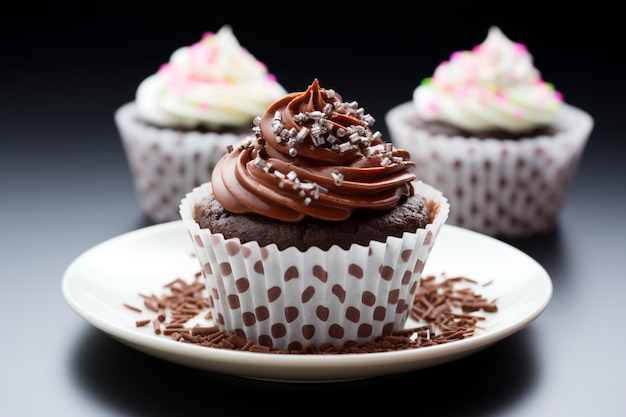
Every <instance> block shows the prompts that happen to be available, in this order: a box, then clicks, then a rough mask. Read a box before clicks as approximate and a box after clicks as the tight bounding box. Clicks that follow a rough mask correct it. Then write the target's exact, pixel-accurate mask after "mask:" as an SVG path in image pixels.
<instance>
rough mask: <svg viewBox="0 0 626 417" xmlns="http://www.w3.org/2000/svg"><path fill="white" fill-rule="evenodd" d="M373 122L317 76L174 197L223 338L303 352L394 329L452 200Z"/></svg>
mask: <svg viewBox="0 0 626 417" xmlns="http://www.w3.org/2000/svg"><path fill="white" fill-rule="evenodd" d="M373 123H374V119H373V118H372V117H371V116H370V115H368V114H365V112H364V111H363V109H362V108H358V106H357V104H356V103H355V102H352V103H346V102H344V101H343V100H342V98H341V96H340V95H339V94H337V93H336V92H334V91H333V90H330V89H324V88H322V87H320V85H319V83H318V81H317V80H314V82H313V83H312V84H311V85H310V86H309V87H308V88H307V89H306V91H304V92H297V93H291V94H287V95H286V96H284V97H283V98H281V99H279V100H277V101H276V102H274V103H273V104H272V105H270V106H269V107H268V108H267V109H266V111H265V112H264V113H263V115H262V116H260V117H258V118H257V119H256V120H255V127H254V129H253V134H251V135H250V136H248V137H247V138H245V139H243V140H242V141H241V142H239V143H238V144H236V145H235V146H233V148H232V150H231V151H230V152H228V153H227V154H226V155H225V156H223V157H222V159H221V160H220V161H219V163H218V164H217V166H216V168H215V170H214V171H213V175H212V181H211V182H210V183H205V184H203V185H202V186H200V187H197V188H195V189H194V190H193V191H192V192H190V193H188V194H187V196H186V197H185V198H184V199H183V200H182V202H181V205H180V215H181V218H182V219H183V223H184V224H185V226H186V227H187V229H188V231H189V234H190V236H191V241H192V243H193V246H194V248H195V250H196V254H197V256H198V259H199V262H200V265H201V269H202V272H203V274H204V277H205V280H206V286H207V290H208V294H209V297H210V299H211V303H212V309H213V317H214V320H215V321H216V324H217V325H219V326H220V327H221V328H222V329H223V330H225V331H229V332H230V331H236V332H237V333H238V334H239V335H240V336H242V337H244V338H246V339H249V340H252V341H253V342H255V343H258V344H260V345H265V346H272V347H277V348H281V349H296V350H299V349H303V348H305V347H307V346H309V345H311V346H315V347H317V348H319V347H320V346H322V345H324V344H332V345H341V344H346V343H351V342H357V343H358V342H364V341H368V340H373V339H375V338H376V337H378V336H382V335H388V334H391V333H393V332H394V331H397V330H399V329H400V328H402V327H403V325H404V324H405V322H406V320H407V318H408V314H409V311H410V308H411V306H412V304H413V299H414V295H415V292H416V291H417V289H418V286H419V281H420V278H421V272H422V270H423V268H424V264H425V262H426V260H427V258H428V255H429V254H430V251H431V249H432V247H433V245H434V243H435V241H436V238H437V236H438V233H439V231H440V229H441V227H442V225H443V224H444V223H445V221H446V218H447V216H448V212H449V205H448V203H447V200H446V198H445V197H443V195H442V194H441V192H439V191H438V190H436V189H434V188H433V187H431V186H429V185H427V184H425V183H423V182H421V181H416V179H415V176H414V175H413V174H412V173H410V172H409V169H410V168H411V167H412V165H413V163H412V162H411V161H410V157H409V154H408V153H407V152H406V151H404V150H402V149H396V148H395V147H393V146H392V145H391V144H390V143H388V142H384V141H383V140H382V138H381V136H380V133H379V132H374V131H373V130H372V125H373Z"/></svg>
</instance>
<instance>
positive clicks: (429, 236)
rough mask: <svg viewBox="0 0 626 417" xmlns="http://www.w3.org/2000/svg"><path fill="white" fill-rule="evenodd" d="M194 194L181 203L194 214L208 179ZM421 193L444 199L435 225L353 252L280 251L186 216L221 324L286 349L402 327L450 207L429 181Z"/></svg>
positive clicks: (359, 337) (367, 336)
mask: <svg viewBox="0 0 626 417" xmlns="http://www.w3.org/2000/svg"><path fill="white" fill-rule="evenodd" d="M196 192H197V193H198V195H197V196H195V195H194V197H193V198H191V197H190V198H189V199H186V200H185V202H184V203H183V205H182V206H181V207H183V209H184V208H189V212H191V208H190V207H192V206H193V204H194V201H197V200H194V199H199V198H202V196H203V195H207V194H206V193H210V185H206V186H203V187H200V188H199V189H198V190H197V191H196ZM416 192H419V193H422V194H424V193H425V194H424V195H425V196H427V198H428V199H431V200H434V201H438V202H439V204H440V210H439V213H438V216H437V217H436V219H435V221H434V222H433V224H431V225H429V226H428V227H427V229H419V230H418V231H416V233H407V234H405V235H404V236H403V238H395V237H391V238H389V239H387V241H386V242H371V243H370V245H369V246H367V247H363V246H359V245H355V246H353V247H352V248H350V249H349V250H343V249H341V248H339V247H338V246H333V247H332V248H331V249H329V250H328V251H322V250H320V249H319V248H311V249H310V250H309V251H307V252H305V253H302V252H300V251H298V250H297V249H295V248H289V249H286V250H283V251H279V250H278V249H277V247H276V246H275V245H270V246H267V247H265V248H260V247H259V246H258V245H257V244H256V243H255V242H250V243H246V244H243V245H242V244H240V243H239V242H238V240H236V239H231V240H225V239H224V238H223V236H222V235H220V234H216V235H213V234H211V233H210V231H209V230H207V229H202V230H201V229H199V228H198V226H197V224H196V223H195V222H194V221H193V217H189V215H187V217H185V216H183V223H184V224H185V225H186V226H187V227H188V230H189V232H190V241H191V242H192V243H195V242H199V243H200V244H194V249H195V250H196V255H197V258H198V260H199V262H200V263H201V264H202V265H206V266H205V267H204V268H202V271H203V275H204V278H205V283H206V286H207V288H208V289H209V293H210V294H212V295H213V296H212V300H213V306H212V310H213V316H214V317H216V318H217V319H216V323H217V324H218V326H220V327H221V328H222V329H223V330H226V331H232V330H236V331H237V333H238V334H240V335H241V336H242V337H245V338H247V339H250V340H253V341H254V342H255V343H259V344H263V345H266V346H272V347H278V348H281V349H287V348H289V346H292V347H293V346H301V347H304V346H307V345H308V344H313V345H316V346H319V345H321V344H323V343H333V344H337V343H345V342H348V341H355V342H364V341H368V340H371V339H372V338H375V337H376V336H379V335H384V334H391V332H392V331H393V330H394V329H399V328H401V327H402V326H403V325H404V323H405V322H406V320H407V318H408V311H409V309H410V307H411V305H412V303H413V299H414V291H415V288H417V286H418V285H419V280H420V277H421V270H422V268H423V265H424V263H425V262H426V260H427V258H428V255H429V253H430V251H431V249H432V246H433V244H434V242H435V240H436V236H437V234H438V233H439V231H440V229H441V227H442V225H443V224H444V222H445V219H446V217H447V215H448V210H449V206H448V205H447V203H446V200H445V199H444V198H443V197H442V196H441V193H439V192H437V191H436V190H434V189H432V188H431V187H429V186H426V185H425V184H421V183H419V184H416ZM203 193H204V194H203ZM194 194H195V193H194ZM182 213H186V211H185V210H181V214H182ZM207 266H208V267H207ZM414 271H417V272H414Z"/></svg>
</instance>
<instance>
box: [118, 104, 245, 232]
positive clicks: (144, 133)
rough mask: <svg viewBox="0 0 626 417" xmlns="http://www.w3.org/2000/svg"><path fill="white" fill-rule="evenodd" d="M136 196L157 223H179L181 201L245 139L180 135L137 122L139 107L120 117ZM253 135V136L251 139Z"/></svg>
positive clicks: (123, 110)
mask: <svg viewBox="0 0 626 417" xmlns="http://www.w3.org/2000/svg"><path fill="white" fill-rule="evenodd" d="M115 123H116V125H117V128H118V131H119V134H120V137H121V139H122V144H123V146H124V150H125V152H126V158H127V161H128V165H129V168H130V171H131V174H132V177H133V183H134V187H135V193H136V196H137V199H138V201H139V205H140V207H141V209H142V210H143V212H144V213H145V214H146V215H147V216H148V217H149V218H150V219H151V220H152V221H154V222H157V223H159V222H164V221H171V220H179V219H180V214H179V211H178V209H179V205H180V200H182V198H183V197H184V196H185V194H186V193H188V192H189V191H191V190H192V189H193V188H194V187H197V186H198V185H200V184H203V183H205V182H208V181H210V180H211V173H212V171H213V168H214V167H215V164H216V163H217V161H219V159H220V158H221V157H222V155H224V154H225V153H226V150H227V147H228V145H232V144H235V143H236V142H237V141H239V140H240V139H241V138H242V137H244V136H245V134H241V135H237V134H234V133H214V132H207V133H200V132H180V131H175V130H172V129H167V128H157V127H154V126H150V125H147V124H145V123H142V122H140V121H138V111H137V106H136V105H135V103H127V104H125V105H123V106H121V107H120V108H118V109H117V110H116V112H115ZM251 132H252V130H250V132H248V134H250V133H251Z"/></svg>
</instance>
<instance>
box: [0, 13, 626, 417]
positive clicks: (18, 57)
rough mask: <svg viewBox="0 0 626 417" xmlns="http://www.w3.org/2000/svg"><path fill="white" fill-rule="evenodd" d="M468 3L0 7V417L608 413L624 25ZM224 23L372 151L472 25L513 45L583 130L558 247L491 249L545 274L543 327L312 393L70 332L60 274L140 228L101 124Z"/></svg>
mask: <svg viewBox="0 0 626 417" xmlns="http://www.w3.org/2000/svg"><path fill="white" fill-rule="evenodd" d="M467 3H470V2H460V3H456V2H449V1H442V2H439V6H432V5H430V3H428V4H424V5H419V6H411V7H406V6H404V7H400V6H397V5H395V4H394V3H393V2H385V5H386V8H385V9H381V8H377V7H373V8H368V6H365V5H364V4H363V5H351V4H348V5H347V8H350V7H352V8H353V11H352V12H351V13H348V12H345V11H343V9H345V8H346V6H341V7H340V6H339V4H330V5H328V4H324V5H322V4H320V5H308V7H307V8H304V7H303V8H302V9H301V10H291V9H286V8H281V7H280V4H276V2H266V3H257V4H254V5H243V4H241V5H240V4H233V5H232V6H230V5H226V6H221V8H217V7H216V6H214V5H213V4H206V5H205V6H200V7H199V8H198V5H199V4H202V3H200V2H198V3H185V2H174V3H171V4H162V5H159V3H152V4H147V5H146V6H145V8H140V7H131V6H129V5H128V4H124V3H116V2H106V3H105V2H102V3H98V2H90V3H89V4H85V5H78V6H76V5H73V6H71V7H70V6H65V5H62V4H58V3H55V5H54V6H41V5H38V6H36V7H35V6H34V5H31V4H29V3H24V4H21V3H17V2H12V1H9V2H5V4H4V5H3V6H2V7H3V8H2V24H1V25H0V45H1V46H2V48H0V57H1V58H0V80H1V81H0V86H1V89H0V139H1V141H0V201H1V205H0V210H1V212H0V236H1V237H0V257H1V258H0V259H1V262H0V273H1V277H2V284H3V288H2V290H0V308H1V309H2V317H4V318H5V322H4V326H3V327H4V328H3V332H2V339H1V340H2V341H1V342H0V363H1V365H0V399H1V401H0V415H6V416H21V415H24V416H39V415H48V414H53V415H64V416H87V415H89V416H108V415H115V416H118V415H129V416H130V415H133V416H134V415H139V416H144V415H145V416H152V415H176V414H180V415H182V414H187V413H190V414H205V415H220V414H221V412H222V411H224V412H225V413H226V412H227V413H229V414H232V413H235V414H236V415H239V414H244V413H246V414H260V413H265V412H268V411H276V412H278V414H281V411H282V414H287V412H290V410H298V411H297V412H298V414H300V415H323V414H326V413H327V412H328V411H329V410H334V411H335V413H336V414H340V413H344V414H346V413H351V414H358V413H366V412H367V411H369V410H371V409H372V407H374V406H375V405H378V406H382V407H385V406H387V407H391V408H392V409H393V412H394V413H396V412H397V413H406V412H409V413H411V414H414V415H426V414H432V413H437V414H444V415H446V414H450V415H466V416H474V415H477V416H484V415H507V416H529V415H530V416H544V415H550V416H555V415H567V416H574V415H601V416H613V415H615V416H617V415H624V414H626V402H625V401H624V394H626V376H625V372H626V365H624V361H623V355H622V352H623V349H624V348H623V346H624V342H626V336H625V335H624V332H623V330H622V327H623V323H624V318H625V317H626V314H624V307H623V306H624V302H623V300H624V293H626V277H625V276H624V262H623V259H624V253H625V252H626V243H625V241H626V238H625V233H626V226H625V225H624V221H623V215H624V210H625V208H626V205H625V197H624V184H623V179H624V178H625V175H624V174H625V171H626V169H625V168H624V162H623V159H624V154H625V147H624V127H623V125H624V118H625V117H626V111H625V108H624V107H625V106H624V97H626V95H625V93H626V91H625V89H624V87H625V85H626V83H625V82H624V79H623V74H624V71H623V68H624V67H623V64H622V60H623V56H622V55H623V50H624V41H626V36H624V35H625V31H624V29H623V27H624V26H623V22H622V19H620V16H623V15H621V14H620V13H621V12H620V11H618V10H617V9H616V8H615V7H609V6H606V5H604V4H602V2H592V3H588V4H586V5H585V6H584V7H581V6H576V7H575V6H573V5H572V4H573V3H571V2H555V3H552V4H550V5H545V4H543V5H540V4H536V5H535V4H532V2H531V3H528V2H501V3H497V4H498V5H497V6H493V5H489V4H480V5H477V4H471V5H464V4H467ZM578 3H580V2H578ZM20 4H21V5H20ZM607 4H610V3H608V2H607ZM222 24H230V25H231V26H232V27H233V30H234V32H235V35H236V36H237V37H238V39H239V41H240V43H241V44H242V45H244V46H245V47H247V48H248V49H249V50H250V51H251V52H252V53H253V54H254V55H255V56H256V57H257V58H258V59H260V60H261V61H264V62H265V63H266V64H267V65H268V67H269V68H270V70H271V71H272V72H274V73H275V74H276V75H277V76H278V78H279V80H280V81H281V82H282V84H283V85H284V86H285V88H287V89H288V90H292V91H300V90H302V89H304V88H306V87H307V86H308V85H309V83H310V82H311V81H312V79H313V78H314V77H317V78H318V79H319V80H320V82H321V83H322V85H323V86H325V87H329V88H334V89H335V90H336V91H338V92H339V93H340V94H342V95H343V97H344V99H346V100H349V101H352V100H356V101H358V102H359V104H360V105H361V106H363V107H364V108H365V110H366V111H367V112H369V113H370V114H372V115H373V116H374V117H375V118H376V119H377V124H376V128H377V129H378V130H381V131H382V132H383V134H384V135H385V136H386V134H387V130H386V127H385V125H384V113H385V112H386V110H388V109H389V108H391V107H392V106H394V105H395V104H398V103H400V102H403V101H406V100H409V99H410V97H411V93H412V91H413V89H414V88H415V86H416V85H417V84H418V83H419V81H420V80H421V79H422V78H423V77H425V76H428V75H430V73H431V72H432V70H433V69H434V67H435V66H436V65H437V64H438V63H439V62H440V61H441V60H444V59H446V58H447V57H448V56H449V54H450V53H451V52H453V51H455V50H458V49H467V48H471V47H472V46H474V45H476V44H478V43H480V42H481V41H482V40H483V39H484V38H485V36H486V33H487V29H488V27H489V26H490V25H492V24H496V25H499V26H500V28H501V29H502V30H503V31H504V33H505V34H507V35H508V36H509V37H510V38H511V39H513V40H516V41H520V42H523V43H525V44H526V45H527V46H528V48H529V49H530V51H531V52H532V53H533V55H534V57H535V63H536V65H537V66H538V67H539V68H540V69H541V71H542V74H543V75H544V78H545V79H546V80H548V81H551V82H553V83H554V84H555V86H556V87H557V89H559V90H560V91H561V92H563V94H564V96H565V99H566V101H568V102H569V103H570V104H573V105H576V106H579V107H581V108H584V109H585V110H587V111H588V112H590V113H591V114H592V116H593V117H594V119H595V123H596V126H595V128H594V131H593V133H592V136H591V139H590V142H589V144H588V147H587V149H586V152H585V155H584V157H583V160H582V161H581V165H580V169H579V171H578V174H577V176H576V178H575V180H574V183H573V184H572V187H571V190H570V193H569V196H568V199H567V201H566V205H565V207H564V209H563V212H562V216H561V220H560V222H559V225H558V227H557V229H556V230H555V231H554V232H551V233H549V234H547V235H544V236H539V237H534V238H528V239H517V240H512V241H509V243H511V244H513V245H514V246H516V247H518V248H520V249H521V250H523V251H525V252H526V253H528V254H529V255H531V256H533V257H534V258H535V259H537V260H538V261H539V262H540V263H541V264H542V265H543V266H544V267H545V268H546V269H547V271H548V272H549V273H550V275H551V277H552V280H553V284H554V295H553V298H552V301H551V303H550V305H549V306H548V308H547V309H546V311H545V312H544V313H543V314H542V315H541V316H540V317H539V318H538V319H537V320H536V321H535V322H533V323H532V324H531V325H530V326H528V327H527V328H525V329H524V330H522V331H520V332H519V333H517V334H515V335H513V336H511V337H509V338H507V339H505V340H503V341H501V342H499V343H497V344H496V345H494V346H492V347H490V348H488V349H486V350H484V351H482V352H479V353H477V354H475V355H472V356H470V357H467V358H465V359H462V360H458V361H456V362H452V363H449V364H445V365H440V366H437V367H434V368H429V369H424V370H420V371H417V372H412V373H407V374H404V375H394V376H388V377H382V378H376V379H371V380H363V381H357V382H350V383H339V384H328V385H327V384H321V385H310V384H302V385H291V384H280V383H271V382H261V381H254V380H246V379H240V378H236V377H231V376H227V375H219V374H215V373H210V372H205V371H199V370H195V369H189V368H185V367H183V366H179V365H175V364H171V363H169V362H165V361H162V360H159V359H156V358H153V357H150V356H147V355H144V354H142V353H139V352H137V351H135V350H133V349H131V348H128V347H126V346H125V345H123V344H121V343H119V342H117V341H115V340H113V339H112V338H110V337H109V336H108V335H106V334H104V333H102V332H100V331H99V330H96V329H95V328H93V327H92V326H90V325H89V324H88V323H86V322H85V321H83V320H82V319H81V318H80V317H78V316H77V315H76V314H75V313H74V312H73V311H72V310H71V309H70V308H69V306H68V305H67V304H66V303H65V301H64V299H63V297H62V294H61V289H60V284H61V277H62V275H63V273H64V271H65V268H66V267H67V266H68V265H69V264H70V262H71V261H72V260H74V259H75V258H76V257H77V256H79V255H80V254H81V253H82V252H84V251H85V250H87V249H89V248H90V247H92V246H94V245H96V244H98V243H100V242H102V241H104V240H107V239H109V238H112V237H114V236H117V235H119V234H122V233H125V232H128V231H131V230H134V229H137V228H141V227H145V226H148V225H150V222H149V221H147V220H146V219H145V218H144V216H143V215H142V214H141V211H140V209H139V207H138V205H137V202H136V200H135V196H134V194H133V188H132V182H131V178H130V174H129V171H128V167H127V165H126V160H125V156H124V154H123V150H122V147H121V143H120V140H119V137H118V135H117V132H116V129H115V126H114V123H113V112H114V111H115V109H116V108H117V107H118V106H119V105H121V104H123V103H125V102H126V101H129V100H132V99H133V97H134V93H135V88H136V87H137V85H138V83H139V82H140V81H141V80H142V79H143V78H144V77H146V76H147V75H149V74H151V73H153V72H154V71H155V70H156V69H157V68H158V66H159V65H160V64H161V63H163V62H165V61H166V60H167V59H168V57H169V55H170V53H171V52H172V51H173V50H174V49H176V48H178V47H180V46H183V45H188V44H191V43H193V42H195V41H197V40H199V38H200V36H201V34H202V33H203V32H205V31H208V30H213V31H216V30H217V29H219V27H220V26H221V25H222ZM511 267H514V265H512V266H511ZM231 394H234V395H232V397H231ZM233 397H234V398H235V400H232V399H231V400H227V398H233ZM292 412H293V411H292ZM290 413H291V412H290Z"/></svg>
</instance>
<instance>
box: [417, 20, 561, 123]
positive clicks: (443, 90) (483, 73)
mask: <svg viewBox="0 0 626 417" xmlns="http://www.w3.org/2000/svg"><path fill="white" fill-rule="evenodd" d="M562 102H563V98H562V96H561V94H560V93H559V92H558V91H555V89H554V86H553V85H552V84H550V83H547V82H546V81H544V80H543V79H542V78H541V75H540V72H539V71H538V70H537V68H535V66H534V65H533V57H532V55H531V54H530V53H529V52H528V49H527V48H526V46H525V45H523V44H521V43H517V42H512V41H511V40H509V39H508V38H507V37H506V36H505V35H504V34H503V33H502V31H501V30H500V29H499V28H498V27H495V26H494V27H491V28H490V29H489V33H488V35H487V38H486V39H485V41H484V42H483V43H481V44H479V45H477V46H475V47H474V48H473V49H472V50H468V51H458V52H455V53H453V54H452V55H451V56H450V59H449V60H448V61H444V62H442V63H441V64H439V66H438V67H437V68H436V69H435V72H434V74H433V75H432V77H428V78H425V79H424V80H423V81H422V83H421V84H420V86H418V87H417V88H416V89H415V91H414V93H413V103H414V105H415V108H416V110H417V113H418V115H419V116H420V118H421V119H422V120H425V121H433V122H442V123H446V124H448V125H450V126H452V127H455V128H457V129H461V130H463V131H466V132H471V133H479V132H490V131H496V132H498V131H504V132H509V133H514V134H517V133H525V132H530V131H533V130H536V129H541V128H543V127H546V126H549V125H551V124H552V123H553V122H554V120H555V119H556V117H557V112H558V110H559V109H560V107H561V104H562Z"/></svg>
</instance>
